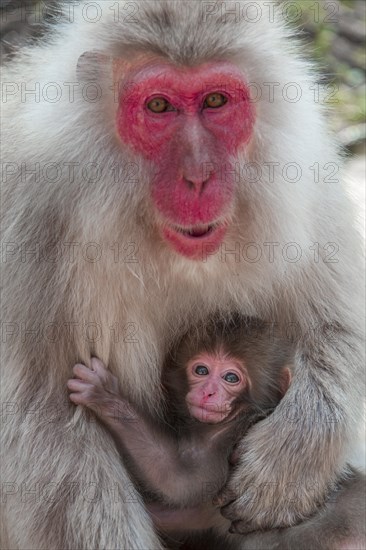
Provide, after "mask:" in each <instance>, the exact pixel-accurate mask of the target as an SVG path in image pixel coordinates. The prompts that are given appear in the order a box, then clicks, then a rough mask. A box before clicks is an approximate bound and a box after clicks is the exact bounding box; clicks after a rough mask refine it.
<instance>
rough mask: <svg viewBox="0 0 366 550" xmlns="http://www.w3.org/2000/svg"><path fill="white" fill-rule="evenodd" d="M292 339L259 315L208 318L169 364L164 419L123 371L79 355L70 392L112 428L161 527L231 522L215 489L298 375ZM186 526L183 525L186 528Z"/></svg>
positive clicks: (200, 526)
mask: <svg viewBox="0 0 366 550" xmlns="http://www.w3.org/2000/svg"><path fill="white" fill-rule="evenodd" d="M291 357H292V353H291V350H290V346H289V345H288V344H287V345H285V344H284V343H283V342H280V341H279V340H278V339H276V340H275V341H274V340H273V341H271V339H270V337H269V333H268V332H266V331H265V330H264V326H263V325H261V324H260V323H259V322H249V321H245V320H242V322H240V323H239V322H238V321H237V320H235V321H234V320H231V321H226V322H214V321H212V322H209V323H207V324H206V326H205V327H203V326H201V327H199V328H197V327H196V328H194V329H192V330H190V331H189V332H188V333H187V334H186V335H185V336H184V337H183V338H182V340H181V341H180V343H178V345H177V346H176V348H175V349H174V350H173V351H172V353H171V354H170V356H169V357H168V359H167V360H166V363H165V365H164V367H163V370H162V385H163V387H164V389H165V393H166V407H165V413H166V418H165V422H160V423H159V422H157V421H156V420H155V419H154V420H153V419H151V418H149V417H147V416H146V414H143V413H142V411H139V410H137V408H136V407H135V406H134V405H133V404H132V403H130V402H129V401H128V400H127V399H125V397H124V396H123V389H121V388H120V387H119V384H118V380H117V378H116V377H115V376H113V374H112V373H111V372H110V371H108V370H107V369H106V368H105V366H104V365H103V363H102V362H101V361H100V360H99V359H97V358H92V360H91V364H90V368H89V367H87V366H85V365H82V364H77V365H75V366H74V375H75V377H76V378H72V379H70V380H69V381H68V388H69V390H70V391H71V393H70V399H71V401H72V402H73V403H75V404H77V405H84V406H86V407H89V408H91V409H92V410H93V411H94V412H95V413H96V415H97V416H98V418H99V419H100V420H101V421H102V422H103V424H104V425H105V426H106V427H107V429H108V430H109V431H110V432H111V433H112V435H113V437H114V439H115V441H116V444H117V446H118V448H119V449H120V451H121V455H122V456H123V458H124V460H125V461H126V463H127V465H128V466H129V470H130V472H131V473H132V474H133V476H134V477H135V479H136V481H137V483H138V485H139V487H140V488H142V491H143V493H144V494H149V496H150V500H151V495H154V497H155V498H154V500H155V503H150V504H149V507H148V508H149V511H150V512H151V514H152V515H153V517H154V521H155V524H156V525H157V526H158V527H159V528H160V530H162V531H163V532H170V531H182V530H184V531H185V530H186V529H187V526H189V527H188V529H189V530H190V531H195V530H203V529H208V528H210V527H212V526H217V525H219V524H222V523H223V521H224V522H225V523H226V528H227V529H228V528H229V526H230V524H229V523H228V522H226V520H223V517H222V516H221V515H220V513H219V509H218V508H217V507H214V506H213V505H212V497H213V496H214V495H215V494H216V493H218V491H219V490H220V489H221V488H222V487H223V486H224V485H225V482H226V480H227V477H228V473H229V467H230V464H229V456H230V454H231V452H232V450H233V447H234V445H235V443H236V441H237V440H238V438H239V439H240V438H241V437H242V436H243V434H244V433H245V432H246V431H247V429H248V428H249V426H250V425H252V424H253V423H254V422H255V421H257V420H258V419H260V418H264V417H265V416H267V414H268V413H269V412H270V411H272V410H273V408H274V407H275V406H276V405H277V403H278V402H279V401H280V399H281V397H282V396H283V395H284V393H285V392H286V390H287V387H288V386H289V383H290V379H291V366H290V359H291ZM183 527H184V528H183Z"/></svg>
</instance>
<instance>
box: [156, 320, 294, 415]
mask: <svg viewBox="0 0 366 550" xmlns="http://www.w3.org/2000/svg"><path fill="white" fill-rule="evenodd" d="M172 356H173V359H171V358H170V361H169V364H168V365H167V367H166V369H164V371H165V381H164V383H165V385H166V386H167V388H168V391H169V392H172V393H173V395H174V397H175V399H177V400H178V402H181V400H182V397H183V395H184V396H185V400H184V406H185V407H186V410H187V411H188V414H189V415H190V416H191V417H193V418H194V419H196V420H198V421H200V422H205V423H210V424H217V423H219V422H222V421H223V420H225V419H226V418H227V417H228V416H229V415H230V414H231V413H234V411H235V410H236V409H238V410H239V407H240V409H241V410H243V409H244V410H245V408H246V407H247V408H248V410H249V409H251V408H253V407H256V408H259V409H260V408H268V407H275V406H276V405H277V403H278V402H279V401H280V399H281V398H282V397H283V395H284V394H285V393H286V391H287V389H288V387H289V385H290V381H291V359H292V350H291V347H290V346H289V345H288V343H285V342H284V341H282V340H280V339H274V338H273V337H270V334H269V331H268V328H267V329H266V326H265V325H264V324H263V323H261V322H260V321H258V320H255V319H254V320H253V319H248V318H237V317H235V318H231V319H230V320H226V321H225V320H213V321H210V322H208V323H207V324H206V325H205V326H203V325H201V326H199V327H195V328H192V329H190V330H189V332H188V333H187V334H186V335H185V336H184V337H183V338H182V340H181V341H180V342H179V344H178V346H177V347H176V349H175V351H174V352H173V354H172Z"/></svg>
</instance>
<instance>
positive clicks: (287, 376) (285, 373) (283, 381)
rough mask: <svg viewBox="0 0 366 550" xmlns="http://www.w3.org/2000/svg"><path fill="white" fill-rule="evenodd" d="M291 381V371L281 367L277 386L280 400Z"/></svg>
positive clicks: (288, 368)
mask: <svg viewBox="0 0 366 550" xmlns="http://www.w3.org/2000/svg"><path fill="white" fill-rule="evenodd" d="M291 381H292V371H291V369H290V367H283V369H281V374H280V385H279V389H280V396H281V399H282V397H283V396H284V395H285V394H286V392H287V390H288V389H289V387H290V384H291Z"/></svg>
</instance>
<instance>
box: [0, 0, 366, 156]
mask: <svg viewBox="0 0 366 550" xmlns="http://www.w3.org/2000/svg"><path fill="white" fill-rule="evenodd" d="M64 1H65V0H64ZM100 1H101V2H103V0H100ZM177 1H180V0H177ZM194 1H195V0H194ZM59 3H60V0H46V1H45V0H42V1H41V0H0V38H1V53H2V54H10V55H11V53H12V52H13V51H14V49H16V48H18V47H21V46H22V44H24V43H25V42H26V41H27V40H29V38H33V37H35V39H37V37H38V36H40V35H42V34H43V33H44V32H45V29H44V21H42V19H46V20H52V18H54V17H57V5H58V4H59ZM257 3H258V5H259V6H261V7H262V8H263V10H268V7H267V8H266V7H265V6H266V4H268V0H266V2H265V0H257ZM279 3H280V9H282V10H283V13H284V15H285V18H286V19H287V20H288V21H289V23H290V24H291V25H293V26H294V28H296V29H297V30H298V31H299V33H300V35H301V36H302V38H303V41H304V43H305V44H306V47H305V50H306V55H308V56H310V57H311V56H312V57H313V58H314V59H315V60H316V61H317V62H318V63H319V68H320V72H321V74H322V75H323V77H324V79H325V82H326V83H327V84H328V86H332V87H329V88H328V90H329V91H332V92H333V93H331V94H328V97H331V99H332V101H331V107H332V109H331V113H330V117H331V123H332V125H333V127H334V129H335V130H336V132H337V134H338V136H339V138H340V140H341V142H342V143H343V145H344V146H345V148H346V149H347V150H348V151H349V152H350V153H361V154H363V153H364V147H365V142H366V106H365V105H366V99H365V97H366V93H365V92H366V73H365V68H366V67H365V64H366V53H365V52H366V50H365V37H366V0H297V1H292V2H291V1H285V0H279ZM34 6H36V7H37V6H38V8H39V7H41V8H42V10H39V9H38V12H37V10H33V13H32V9H31V8H32V7H33V8H34ZM34 13H38V15H39V13H42V18H40V17H39V16H38V17H37V16H35V15H34ZM264 13H267V12H264ZM40 19H41V20H40Z"/></svg>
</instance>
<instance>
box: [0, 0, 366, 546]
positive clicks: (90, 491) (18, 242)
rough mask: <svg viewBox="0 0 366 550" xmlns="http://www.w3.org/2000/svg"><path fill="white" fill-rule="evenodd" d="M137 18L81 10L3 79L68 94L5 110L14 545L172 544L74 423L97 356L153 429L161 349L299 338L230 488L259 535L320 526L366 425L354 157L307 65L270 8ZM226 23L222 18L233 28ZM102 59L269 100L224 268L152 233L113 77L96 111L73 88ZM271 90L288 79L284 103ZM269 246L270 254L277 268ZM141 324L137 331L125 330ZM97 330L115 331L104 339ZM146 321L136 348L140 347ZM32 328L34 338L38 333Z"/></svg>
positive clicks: (8, 494) (7, 525)
mask: <svg viewBox="0 0 366 550" xmlns="http://www.w3.org/2000/svg"><path fill="white" fill-rule="evenodd" d="M124 4H126V3H125V2H123V1H121V2H120V6H121V11H120V15H119V21H118V22H115V21H114V19H115V15H116V12H115V11H112V10H110V9H109V7H110V6H112V5H114V6H116V2H110V3H109V2H107V1H103V3H101V4H100V6H101V9H102V13H103V15H102V17H101V19H100V20H99V21H98V22H95V23H90V22H89V23H88V22H86V21H85V20H83V17H82V13H81V8H82V6H81V8H80V9H78V8H75V21H74V23H73V24H70V23H66V24H60V25H59V29H58V33H56V34H55V35H54V36H53V38H52V42H49V43H47V44H44V45H42V44H41V45H38V46H36V47H33V48H30V49H29V50H28V51H26V52H24V53H22V54H21V55H20V57H19V60H18V61H17V62H14V63H13V64H11V65H9V66H8V67H7V68H6V70H5V71H3V80H4V82H5V83H16V84H18V85H19V89H20V85H21V83H22V82H24V83H27V86H28V87H29V88H31V86H32V85H35V83H36V82H39V83H40V89H41V90H42V89H43V87H44V86H45V85H46V84H48V83H50V82H57V83H59V84H60V85H61V86H62V90H63V92H64V93H63V96H62V98H61V100H60V101H58V102H54V103H52V102H50V101H47V100H46V99H47V96H46V95H43V96H42V94H41V95H40V102H37V101H35V100H32V98H30V97H29V96H27V97H26V100H23V101H22V99H21V96H20V94H15V95H14V96H12V97H9V95H8V96H7V100H6V101H5V103H4V104H3V108H2V124H3V130H2V131H3V161H4V163H6V164H5V168H6V177H4V184H3V203H4V213H3V229H4V242H5V252H6V256H5V257H6V260H7V261H6V263H4V266H3V267H4V277H3V282H4V286H5V294H4V302H5V304H4V305H5V315H4V321H5V324H4V330H5V336H4V338H3V340H5V343H4V349H3V353H2V364H3V367H4V368H3V372H2V392H3V397H2V401H3V402H6V403H8V405H7V408H6V411H7V414H6V418H5V425H4V426H5V427H4V429H3V441H2V450H3V452H4V454H5V456H4V458H3V462H2V464H3V467H2V475H3V481H4V482H5V485H4V488H5V495H4V500H5V501H6V502H5V506H4V507H3V512H2V514H3V517H2V547H4V548H21V549H27V550H29V549H37V550H38V549H46V548H47V549H49V548H54V549H59V548H63V549H65V548H67V549H74V548H80V549H81V548H82V549H83V550H84V549H90V550H91V549H93V550H94V549H96V548H108V549H112V548H113V549H114V548H115V549H117V548H123V549H127V548H128V549H131V548H136V549H143V548H144V549H146V548H154V549H158V548H160V546H159V545H160V543H159V541H158V538H157V536H156V535H155V534H154V532H153V530H152V526H151V523H150V521H149V519H148V516H147V514H146V513H145V512H144V509H143V506H142V504H141V502H140V501H139V499H138V498H137V497H136V495H133V497H131V484H130V482H129V479H128V476H127V474H126V472H125V470H124V468H123V465H122V464H121V462H120V458H119V456H118V453H117V451H116V449H115V447H114V445H113V442H112V441H111V439H110V438H109V436H108V434H106V433H105V431H104V430H103V429H102V428H101V427H100V426H99V425H98V424H90V423H88V422H87V421H86V419H85V417H84V416H83V415H81V414H80V411H79V412H77V413H76V414H73V408H72V407H71V406H70V405H69V403H68V399H67V395H66V392H65V390H64V388H66V380H67V379H68V378H69V377H70V373H71V368H72V365H73V364H74V363H75V362H77V361H80V360H81V361H88V360H89V358H90V356H91V354H95V355H97V356H99V357H100V358H101V359H102V360H103V361H104V362H105V363H106V364H108V365H111V369H112V371H113V372H114V373H115V374H116V375H117V376H118V377H119V378H120V380H121V382H122V384H123V387H124V389H125V390H126V392H127V396H128V397H129V398H130V399H131V400H132V401H134V402H136V403H140V404H141V405H143V406H144V407H145V408H146V409H147V410H148V411H149V412H151V413H152V414H153V413H154V412H156V411H157V408H158V403H159V397H160V386H159V379H160V365H161V364H162V359H163V357H164V354H165V352H166V350H167V349H168V346H169V344H170V342H171V340H172V338H173V337H175V336H176V334H178V333H179V332H181V331H183V330H184V329H185V328H186V327H187V326H189V324H190V322H191V321H192V320H197V318H198V317H200V316H202V317H203V316H206V315H210V314H211V313H212V312H213V311H216V310H217V308H218V309H220V310H221V311H222V313H225V312H229V311H232V310H233V309H239V310H240V311H241V312H243V313H244V314H246V315H256V316H258V317H260V318H263V319H266V320H268V321H269V322H276V323H278V326H280V327H287V326H288V324H289V323H292V324H291V327H297V328H296V330H293V331H292V332H293V333H294V337H295V338H297V339H298V353H297V370H296V373H295V376H294V380H293V383H292V385H291V388H290V390H289V391H288V393H287V394H286V396H285V398H284V399H283V400H282V402H281V404H280V406H279V412H280V413H281V412H282V414H279V415H278V417H277V418H278V423H274V421H273V419H267V420H264V421H263V422H261V423H260V424H258V425H257V426H255V427H254V428H253V430H252V431H251V432H250V433H249V434H248V436H247V437H246V438H245V446H243V457H242V460H241V465H240V467H239V469H238V470H237V473H236V474H235V476H233V478H232V480H231V482H230V484H229V488H231V489H234V490H235V488H238V487H239V485H238V483H239V484H240V485H241V487H242V488H241V489H240V487H239V491H238V493H237V500H236V501H235V503H234V504H233V508H232V510H231V512H232V518H233V519H240V518H242V519H243V520H244V523H243V525H245V526H248V525H249V526H251V527H252V528H254V529H255V528H258V527H275V526H281V525H289V524H293V523H295V522H296V521H298V520H299V519H301V518H303V517H306V516H307V515H309V514H311V513H312V512H313V510H314V507H315V506H316V504H317V503H318V501H322V499H323V497H324V495H325V493H326V492H327V489H328V486H329V484H331V482H332V481H333V480H335V479H336V478H337V477H338V476H339V475H340V474H341V472H342V471H343V469H344V462H345V453H346V451H348V450H349V447H350V445H352V441H353V439H354V437H355V433H356V429H357V426H358V422H359V419H360V416H361V409H362V397H363V385H362V382H363V365H364V362H363V357H362V353H363V345H362V338H363V335H362V332H361V328H360V327H362V326H363V323H362V315H363V311H362V305H360V304H362V303H363V301H362V297H361V292H362V277H361V268H360V260H359V257H360V247H359V240H358V237H357V236H356V232H355V230H354V229H353V224H352V220H353V213H352V211H351V208H350V205H349V201H348V199H347V197H346V194H345V191H344V189H343V187H342V185H341V183H340V182H338V181H329V179H330V174H331V172H332V169H333V167H334V166H338V165H339V162H340V161H339V157H338V155H337V152H336V146H335V144H334V142H333V140H332V137H331V136H330V135H329V134H328V132H327V130H326V128H325V123H324V120H323V113H322V108H321V106H320V104H319V103H316V102H315V101H314V93H316V92H314V78H313V76H312V75H311V70H310V67H309V66H308V65H307V64H306V63H305V62H304V61H302V60H301V59H300V57H299V56H298V54H297V47H296V45H295V44H294V41H293V40H289V37H288V36H287V35H288V32H287V31H286V29H285V28H284V27H283V25H282V24H281V23H280V22H276V23H273V22H270V21H269V15H268V14H267V12H263V15H262V17H261V18H260V19H259V20H258V21H256V22H255V23H253V22H248V21H247V20H246V18H245V17H238V18H235V16H230V15H228V16H227V18H226V20H225V17H223V12H222V10H221V7H220V9H218V10H217V11H215V14H211V15H207V5H208V4H207V3H205V2H198V1H197V2H196V1H195V2H186V1H181V2H177V1H172V2H170V1H162V2H160V1H154V2H145V1H141V2H138V3H137V6H138V12H137V13H136V14H135V22H131V18H130V17H129V16H128V14H129V13H130V12H129V10H125V11H124V10H123V7H124ZM234 4H238V2H236V3H234ZM245 4H246V2H240V7H241V10H243V9H244V8H245ZM211 7H212V6H211ZM229 9H230V5H229V3H224V6H223V10H224V13H225V10H226V11H227V10H229ZM263 9H264V8H263ZM114 10H115V8H114ZM241 13H243V12H241ZM89 17H90V15H89ZM92 50H100V51H103V52H104V54H107V55H113V56H115V57H120V58H123V57H124V56H125V57H126V58H127V59H128V58H129V57H130V56H131V52H133V51H138V50H142V51H145V52H152V53H153V54H155V55H158V56H159V55H161V56H162V57H163V58H168V59H169V60H170V61H171V62H173V63H179V64H183V65H190V64H193V63H194V64H199V63H201V62H202V63H204V62H206V61H208V60H215V59H227V60H231V61H233V62H234V63H236V64H237V66H239V67H240V68H241V69H242V71H243V75H244V78H245V79H246V81H247V82H252V83H256V85H257V87H258V88H260V89H261V90H262V99H258V100H257V101H256V104H255V105H256V112H257V119H256V124H255V127H254V135H253V137H252V140H251V143H250V146H249V147H248V148H246V151H245V153H242V154H241V155H240V158H238V162H239V163H240V166H241V167H243V166H244V165H245V164H246V163H248V162H255V163H257V166H258V165H259V166H260V167H261V173H260V175H259V176H258V171H257V170H256V171H255V173H251V174H250V173H248V171H245V170H244V171H243V170H242V175H241V179H240V184H239V185H238V189H237V194H236V204H235V209H234V212H233V215H232V218H231V220H230V227H229V231H228V233H227V236H226V239H225V248H224V249H222V252H223V254H224V260H225V261H222V255H220V253H217V254H216V255H212V256H210V257H208V259H207V261H192V260H187V259H185V258H183V257H179V256H178V255H177V254H176V253H175V252H173V251H172V250H171V249H170V248H169V247H168V246H167V245H165V244H162V243H161V242H160V240H159V239H158V238H157V237H156V232H155V218H154V211H153V210H152V209H151V208H149V205H150V202H149V186H148V182H149V179H150V173H149V167H148V166H145V164H144V163H142V161H141V160H140V159H139V158H138V157H137V156H136V157H135V156H133V155H132V154H131V153H128V152H122V151H121V147H120V145H119V144H118V143H117V140H116V137H115V130H114V114H113V108H111V105H113V104H114V103H113V99H114V98H113V95H112V91H111V90H110V89H109V86H110V75H108V77H109V80H107V77H106V75H107V72H108V71H107V69H108V67H103V68H102V69H101V70H100V74H99V75H97V76H96V77H95V78H99V79H100V84H101V86H102V88H103V95H102V98H101V100H100V101H99V102H98V103H97V104H96V103H92V102H89V101H86V100H85V98H83V97H82V95H81V93H80V90H81V89H82V86H79V87H76V88H75V101H73V102H70V100H69V94H68V93H67V92H68V90H69V88H68V87H67V86H66V85H65V83H72V82H75V78H76V77H75V75H76V66H77V63H78V59H79V57H80V55H82V54H83V53H84V52H87V51H92ZM103 72H104V73H105V74H102V73H103ZM265 83H267V85H266V84H265ZM268 83H279V86H277V85H276V86H275V87H274V100H273V101H271V100H269V93H268ZM288 83H296V84H297V85H298V86H299V87H300V88H301V98H300V99H299V101H296V102H295V101H294V102H291V101H289V100H288V99H286V95H285V93H284V94H283V90H284V86H286V85H287V84H288ZM253 89H254V87H253ZM8 90H10V88H8ZM13 90H14V88H13ZM253 93H254V92H253ZM45 97H46V99H45ZM92 162H96V163H98V165H99V166H100V167H101V170H102V173H101V177H100V178H97V179H96V180H94V181H90V179H89V181H88V177H87V175H88V171H87V172H85V170H84V172H83V169H85V165H87V164H88V163H92ZM126 162H137V163H139V164H138V166H139V171H138V177H137V178H135V179H136V181H135V179H134V178H133V181H132V182H131V180H128V178H126V177H125V176H126V172H125V173H124V174H123V173H122V174H121V172H120V174H119V175H120V177H116V167H121V165H123V166H124V165H125V163H126ZM10 163H14V164H10ZM21 163H25V164H24V165H23V168H22V167H21V166H20V164H21ZM36 163H39V166H40V177H37V176H35V175H34V173H33V174H32V173H31V172H27V173H25V170H24V168H27V169H29V168H35V169H36V170H37V164H36ZM49 163H56V165H58V166H59V167H60V169H61V177H59V176H58V177H55V174H54V173H53V174H50V172H49V171H47V165H48V164H49ZM68 163H75V164H74V165H70V164H68ZM264 163H266V164H264ZM271 163H274V164H271ZM288 163H297V165H299V166H300V167H301V177H300V179H299V181H297V182H296V183H294V182H289V177H286V174H287V172H286V170H287V169H288V170H289V172H288V174H289V175H290V177H292V175H291V167H289V166H288ZM316 163H319V168H320V176H319V181H314V180H315V177H314V171H315V170H316V168H314V166H315V167H316V166H317V164H316ZM251 166H253V165H251ZM311 167H313V168H311ZM89 169H90V166H89ZM272 170H273V171H274V178H273V180H272V179H271V174H272ZM12 173H13V175H12ZM127 173H128V171H127ZM58 174H59V172H58ZM72 174H73V175H72ZM85 174H86V175H85ZM89 174H90V172H89ZM117 175H118V174H117ZM255 176H256V177H255ZM335 178H337V175H336V176H335ZM333 179H334V178H333ZM241 212H245V215H242V216H241V214H240V213H241ZM91 242H94V243H98V245H99V246H100V247H101V248H100V250H101V256H100V258H98V261H95V262H93V261H87V256H89V258H90V257H91V256H92V254H93V250H91V249H89V251H88V249H87V248H86V243H91ZM131 242H132V243H136V246H138V250H137V248H136V250H137V251H136V254H135V255H136V258H137V259H138V262H137V263H129V262H127V261H124V260H123V258H125V259H126V257H127V255H128V252H130V251H131V248H130V249H128V248H127V251H126V250H125V251H124V250H123V245H124V244H128V243H131ZM249 242H255V243H257V246H259V247H260V249H261V251H262V255H261V257H260V258H258V260H257V261H255V262H250V261H248V254H247V255H245V254H244V256H243V255H242V256H241V257H240V261H239V262H236V261H235V256H234V255H233V254H230V253H228V252H229V251H230V250H233V249H235V245H236V243H238V244H237V246H239V245H240V247H241V249H242V248H243V246H245V244H246V243H249ZM115 243H119V246H120V254H119V258H116V246H115ZM268 243H276V244H273V245H272V251H274V258H270V255H269V253H270V251H271V245H269V244H268ZM277 243H279V244H277ZM288 243H297V246H298V249H301V253H302V254H301V258H299V259H298V261H296V262H291V261H285V259H284V257H283V254H282V253H281V252H282V250H284V251H285V252H284V254H285V258H286V246H287V244H288ZM314 243H317V244H316V245H314ZM329 243H333V244H331V245H329ZM111 246H112V247H113V249H111ZM334 247H336V248H334ZM336 249H337V253H336V254H332V252H333V251H334V250H336ZM94 250H95V249H94ZM291 250H293V249H291ZM291 250H290V249H289V250H288V253H289V255H290V253H291ZM317 250H319V252H320V256H319V258H317V257H314V254H316V251H317ZM32 251H33V252H34V251H35V252H36V253H35V254H33V253H32ZM226 252H227V253H226ZM225 253H226V254H225ZM249 254H250V251H249ZM52 258H53V260H52ZM269 258H270V260H269ZM272 260H273V261H272ZM334 260H335V261H334ZM127 323H135V325H129V326H128V327H127V329H124V327H126V324H127ZM93 324H94V325H93ZM93 326H94V328H95V327H99V328H100V329H101V331H100V333H99V334H98V335H94V336H95V337H94V338H93V335H92V334H90V331H91V329H92V327H93ZM134 326H136V327H138V332H137V334H136V335H135V338H137V340H138V341H137V342H136V343H131V342H128V340H131V337H130V336H131V327H132V329H133V327H134ZM36 329H40V336H39V337H38V338H36V337H35V336H34V334H33V335H32V334H29V333H27V334H26V333H25V331H26V330H36ZM86 329H89V333H88V334H87V330H86ZM174 331H176V332H174ZM126 333H127V338H126ZM87 336H88V338H87ZM126 340H127V341H126ZM124 365H128V366H129V368H128V370H127V369H125V368H124ZM38 405H39V406H38ZM289 407H290V413H288V411H289ZM55 408H57V410H56V409H55ZM26 411H28V413H27V414H26ZM30 411H32V412H30ZM286 415H287V416H286ZM288 416H290V420H291V421H284V418H287V419H288ZM294 417H295V420H296V421H294ZM268 483H271V487H272V488H273V491H274V492H273V494H272V499H271V503H268V502H266V498H265V495H268V485H264V487H265V490H264V491H263V494H262V492H261V490H260V488H261V486H262V487H263V484H268ZM294 484H297V492H296V495H295V496H294V494H293V493H291V494H290V488H291V490H293V487H294ZM253 485H254V486H255V487H256V488H257V489H258V491H257V492H256V496H257V498H255V499H253V498H250V499H249V500H246V498H245V495H244V491H245V488H247V487H248V486H251V487H253ZM27 490H29V491H31V490H34V491H36V493H34V494H27ZM268 504H269V506H268Z"/></svg>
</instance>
